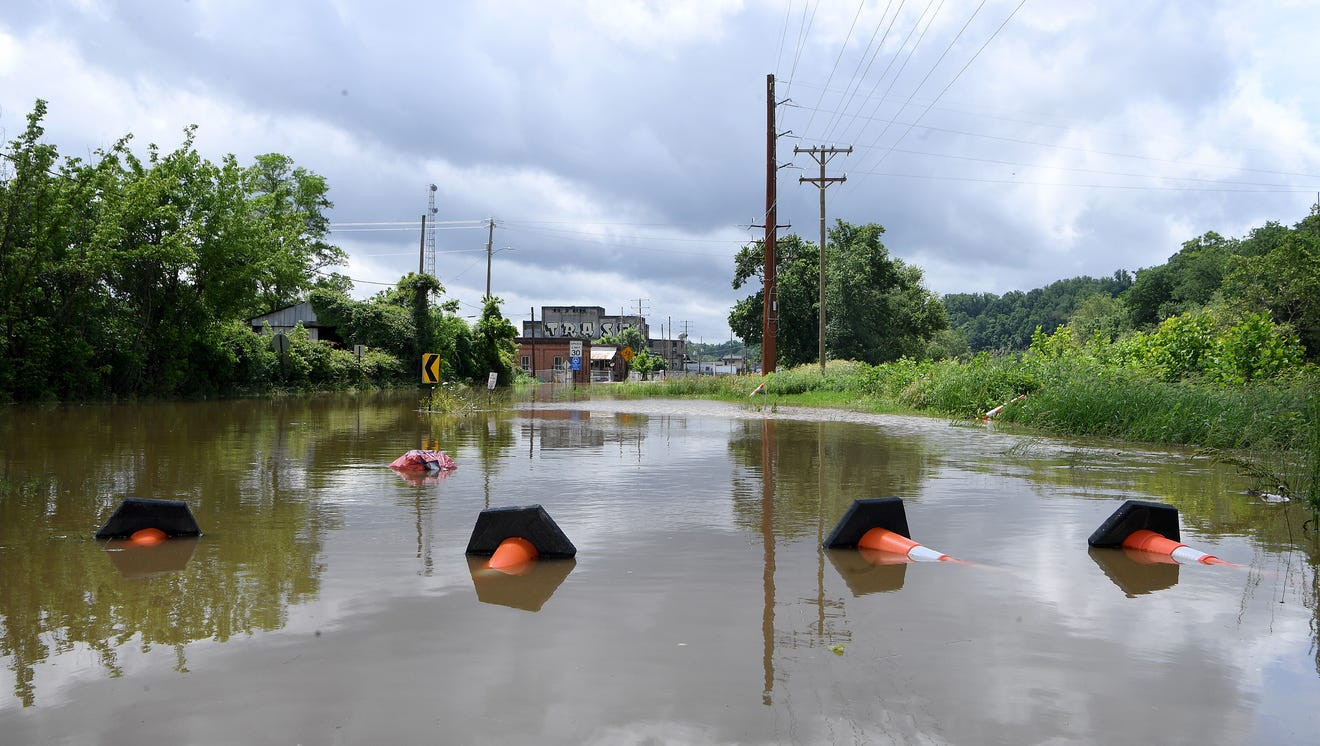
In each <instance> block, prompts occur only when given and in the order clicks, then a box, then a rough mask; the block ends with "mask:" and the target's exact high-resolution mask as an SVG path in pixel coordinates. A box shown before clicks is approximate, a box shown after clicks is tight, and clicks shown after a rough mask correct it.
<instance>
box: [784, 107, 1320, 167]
mask: <svg viewBox="0 0 1320 746" xmlns="http://www.w3.org/2000/svg"><path fill="white" fill-rule="evenodd" d="M868 119H871V120H872V121H877V122H893V123H894V124H898V125H900V126H902V125H906V124H907V123H906V122H900V121H898V120H897V119H878V118H871V117H868ZM911 126H912V127H915V128H918V129H923V130H929V131H931V132H942V133H945V134H949V135H961V136H963V137H976V138H981V139H985V140H997V141H999V142H1011V143H1014V144H1017V145H1031V146H1034V147H1040V148H1053V149H1055V150H1068V151H1072V152H1076V153H1083V154H1086V155H1103V156H1109V157H1113V158H1130V159H1133V160H1143V161H1151V162H1153V163H1169V164H1173V165H1179V166H1191V167H1194V168H1218V169H1223V170H1230V171H1249V172H1252V173H1262V174H1273V175H1275V176H1301V177H1304V178H1309V179H1320V174H1312V173H1302V172H1298V171H1278V170H1275V169H1267V168H1247V167H1244V166H1235V165H1225V164H1220V163H1201V162H1197V161H1180V160H1174V159H1170V158H1156V157H1154V156H1148V155H1135V154H1132V153H1120V152H1116V151H1108V150H1093V149H1091V148H1083V147H1080V146H1077V145H1060V144H1057V143H1048V142H1040V141H1039V140H1028V139H1025V138H1019V137H1008V136H1005V135H987V134H985V133H982V132H972V131H970V130H959V129H953V128H950V127H937V126H934V125H930V124H917V123H916V122H913V123H912V125H911ZM804 140H805V141H812V140H810V139H809V138H804ZM814 142H820V141H814ZM822 144H823V143H822ZM859 173H860V172H859Z"/></svg>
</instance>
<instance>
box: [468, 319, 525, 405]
mask: <svg viewBox="0 0 1320 746" xmlns="http://www.w3.org/2000/svg"><path fill="white" fill-rule="evenodd" d="M503 302H504V301H503V300H502V299H500V298H486V300H485V301H484V302H483V303H482V306H481V318H480V319H478V320H477V324H476V327H475V328H474V329H473V330H472V332H473V333H472V337H473V340H472V354H473V358H474V360H475V362H476V364H477V369H476V370H474V371H473V375H472V378H473V380H476V381H480V380H481V379H483V378H484V377H485V375H486V373H487V372H489V371H494V372H495V373H496V374H498V376H499V377H498V379H497V381H498V383H499V385H501V386H507V385H508V384H510V383H512V382H513V369H514V360H515V357H516V356H517V354H518V344H517V343H516V342H514V339H516V338H517V336H518V329H517V328H516V327H515V326H514V325H513V324H511V323H510V322H509V320H508V319H506V318H504V314H503V313H501V312H500V304H501V303H503Z"/></svg>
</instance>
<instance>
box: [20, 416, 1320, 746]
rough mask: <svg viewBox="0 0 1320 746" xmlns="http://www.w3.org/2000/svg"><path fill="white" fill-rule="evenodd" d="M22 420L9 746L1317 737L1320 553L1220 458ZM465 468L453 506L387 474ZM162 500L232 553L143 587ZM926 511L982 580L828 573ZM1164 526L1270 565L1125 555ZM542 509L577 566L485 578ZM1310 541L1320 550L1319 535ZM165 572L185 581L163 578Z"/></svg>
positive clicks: (829, 429)
mask: <svg viewBox="0 0 1320 746" xmlns="http://www.w3.org/2000/svg"><path fill="white" fill-rule="evenodd" d="M416 407H417V404H416V397H415V396H412V395H408V394H404V395H397V394H381V395H361V396H350V395H338V396H333V397H316V398H308V399H287V400H252V401H235V402H201V403H170V404H139V405H104V406H84V407H76V406H75V407H65V406H60V407H26V406H25V407H8V408H5V409H0V486H3V489H4V492H3V497H0V661H3V667H4V671H5V676H7V678H8V685H7V686H5V687H4V688H3V693H0V733H2V734H4V736H3V737H2V738H0V741H3V742H4V743H53V742H66V743H86V742H97V743H135V742H144V741H145V742H166V741H169V742H189V743H243V744H250V743H298V742H301V743H363V742H394V743H416V742H426V743H480V742H488V741H491V740H495V739H500V740H503V741H505V742H509V743H526V742H533V741H535V742H550V743H600V744H618V743H754V744H755V743H868V744H869V743H932V744H941V743H952V744H986V743H1003V744H1026V743H1114V742H1125V741H1146V742H1152V743H1312V742H1314V738H1315V733H1317V732H1320V714H1318V713H1317V710H1316V708H1315V706H1314V703H1315V702H1317V701H1320V675H1318V674H1317V650H1316V634H1317V621H1316V620H1317V611H1316V597H1317V579H1316V578H1317V575H1316V570H1315V568H1316V562H1317V556H1318V555H1320V551H1318V550H1317V541H1316V533H1315V531H1314V529H1313V527H1311V526H1307V527H1305V528H1304V526H1303V524H1304V522H1305V521H1306V520H1307V519H1308V518H1309V514H1308V513H1307V512H1305V511H1304V510H1302V509H1300V508H1298V507H1296V506H1293V505H1289V504H1266V503H1262V502H1260V501H1258V500H1255V499H1253V498H1250V497H1248V496H1246V495H1245V494H1243V491H1244V490H1245V488H1246V487H1247V486H1250V485H1249V484H1248V483H1246V482H1244V481H1243V480H1242V478H1240V477H1237V476H1236V475H1235V474H1234V473H1233V471H1232V469H1231V468H1229V467H1223V466H1217V465H1214V464H1211V463H1209V462H1208V461H1206V460H1204V459H1201V458H1197V457H1195V456H1194V455H1193V454H1191V453H1190V452H1184V451H1178V450H1167V449H1158V450H1157V449H1149V448H1141V447H1136V448H1134V447H1131V446H1127V445H1124V444H1115V443H1108V442H1096V441H1086V442H1081V441H1066V440H1056V439H1044V438H1029V437H1022V436H1017V435H1011V434H1006V433H1001V432H994V431H993V430H986V429H984V427H979V426H977V427H972V426H965V425H959V424H954V423H948V422H945V421H941V420H933V419H921V418H905V417H890V416H870V415H859V414H853V413H844V412H833V411H825V412H822V411H812V410H791V409H785V408H779V409H777V410H774V411H769V410H764V411H763V410H758V409H755V408H745V407H739V406H736V405H729V404H721V403H712V402H687V401H682V402H676V401H638V402H618V401H594V402H571V403H555V402H537V403H520V404H517V405H516V406H515V407H513V408H511V409H509V410H505V411H501V412H499V413H490V414H481V415H478V416H476V417H471V418H451V417H442V416H425V415H419V414H418V413H417V412H415V411H414V410H415V409H416ZM418 447H433V448H440V449H443V450H446V451H448V452H449V453H450V454H451V455H452V456H453V457H454V458H455V460H456V461H457V463H458V469H457V471H455V472H453V473H452V474H451V475H450V476H448V477H447V478H432V479H426V480H411V481H410V480H408V479H405V478H403V477H401V476H400V475H399V474H396V473H395V472H392V471H390V470H389V469H387V468H385V465H386V464H388V463H389V462H390V461H391V460H393V459H394V458H395V457H397V456H398V455H400V454H401V453H403V452H404V451H406V450H408V449H411V448H418ZM127 496H137V497H158V498H172V499H182V500H185V501H187V502H188V503H189V504H190V505H191V506H192V509H193V511H194V513H195V515H196V517H197V520H198V522H199V523H200V524H201V527H202V530H203V531H204V532H205V535H204V536H203V537H202V538H201V539H199V540H196V541H195V542H192V543H178V544H172V545H171V544H167V546H171V549H170V553H168V554H165V556H161V557H154V556H153V557H152V558H151V561H150V562H147V563H145V564H144V563H141V562H136V563H135V562H128V561H126V557H124V556H120V555H117V554H116V553H113V552H107V551H105V548H104V547H103V546H102V544H101V543H99V542H96V541H94V540H92V539H91V535H92V533H93V532H94V531H95V529H96V527H97V526H98V525H99V524H100V522H101V521H103V520H104V519H105V518H106V516H107V515H108V514H109V512H110V511H111V510H113V508H114V506H115V505H117V504H118V502H119V501H120V500H122V499H123V498H124V497H127ZM881 496H884V497H889V496H893V497H901V498H903V499H904V501H905V503H906V511H907V519H908V523H909V526H910V528H911V532H912V536H913V538H914V539H916V540H918V541H920V542H921V543H923V544H925V545H927V546H929V547H932V548H935V549H938V550H940V551H943V552H947V553H949V554H951V555H953V556H955V557H958V558H961V559H964V560H966V561H967V562H968V564H966V565H953V564H947V563H939V564H924V563H923V564H908V565H890V566H873V565H869V564H867V563H866V562H865V561H863V560H862V559H861V558H860V556H859V555H858V553H856V552H846V551H836V550H831V551H821V550H819V549H818V547H819V546H820V543H821V540H822V539H823V537H824V536H826V535H828V534H829V532H830V531H831V530H832V529H833V527H834V525H835V523H836V522H837V521H838V520H839V518H840V517H841V516H842V515H843V513H844V511H846V510H847V508H848V506H849V505H850V504H851V502H852V501H853V500H854V499H857V498H861V497H881ZM1128 498H1139V499H1147V500H1156V501H1159V502H1165V503H1169V504H1171V505H1174V506H1176V507H1177V508H1178V509H1179V510H1180V512H1181V522H1182V531H1183V541H1184V542H1185V543H1187V544H1189V545H1191V546H1194V547H1196V548H1198V549H1202V550H1205V551H1208V552H1210V553H1212V554H1215V555H1218V556H1220V557H1223V558H1224V559H1226V560H1229V561H1232V562H1235V563H1238V564H1240V565H1242V567H1206V566H1177V565H1169V564H1160V563H1154V564H1148V563H1145V562H1143V561H1140V559H1141V558H1139V557H1138V558H1133V557H1132V556H1129V555H1127V554H1124V553H1123V551H1121V550H1088V548H1087V545H1086V539H1087V536H1088V535H1089V534H1090V533H1091V532H1092V531H1093V530H1094V529H1095V528H1096V526H1098V525H1099V524H1100V523H1101V522H1102V521H1104V519H1105V518H1106V517H1108V516H1109V515H1110V513H1112V512H1113V511H1114V509H1116V508H1117V507H1118V505H1119V504H1121V502H1122V501H1123V500H1125V499H1128ZM530 503H540V504H541V505H543V506H544V507H545V508H546V510H547V511H548V512H549V513H550V515H551V516H552V517H553V518H554V519H555V521H556V522H557V523H558V524H559V526H560V527H561V528H562V529H563V530H564V532H565V533H566V534H567V535H568V537H569V538H570V539H571V540H572V541H573V543H574V544H576V546H577V549H578V554H577V558H576V560H575V561H569V562H557V563H552V562H545V563H542V564H541V565H539V566H538V567H537V568H536V570H535V572H533V573H531V574H529V575H527V576H525V577H522V578H518V579H517V581H518V582H516V583H507V584H501V583H498V582H497V583H491V582H489V580H488V579H485V578H484V577H483V576H482V575H481V574H480V573H475V574H474V572H473V570H472V568H471V567H470V565H469V562H468V560H467V558H466V557H465V556H464V554H463V550H464V548H465V547H466V545H467V540H468V537H469V535H470V533H471V531H472V526H473V523H474V521H475V519H476V516H477V514H478V513H479V512H480V511H481V510H482V509H483V508H485V507H500V506H509V505H525V504H530ZM1306 529H1310V530H1309V531H1307V530H1306ZM162 554H163V553H162Z"/></svg>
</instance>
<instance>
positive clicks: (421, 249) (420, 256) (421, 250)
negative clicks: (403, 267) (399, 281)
mask: <svg viewBox="0 0 1320 746" xmlns="http://www.w3.org/2000/svg"><path fill="white" fill-rule="evenodd" d="M425 271H426V216H425V215H423V216H422V242H421V245H420V246H418V247H417V274H419V275H420V274H421V273H423V272H425Z"/></svg>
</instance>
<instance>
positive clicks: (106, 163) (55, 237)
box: [0, 101, 515, 400]
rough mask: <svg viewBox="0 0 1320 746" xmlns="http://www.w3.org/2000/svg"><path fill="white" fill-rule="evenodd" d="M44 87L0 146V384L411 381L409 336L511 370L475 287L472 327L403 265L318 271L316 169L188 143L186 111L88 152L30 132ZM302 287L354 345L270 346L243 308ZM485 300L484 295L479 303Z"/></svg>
mask: <svg viewBox="0 0 1320 746" xmlns="http://www.w3.org/2000/svg"><path fill="white" fill-rule="evenodd" d="M45 113H46V104H45V102H43V101H37V103H36V105H35V107H34V108H33V111H32V113H31V114H30V115H29V116H28V120H27V127H26V129H25V130H24V132H23V133H22V134H21V135H20V136H19V137H18V138H17V139H15V140H13V141H12V142H10V143H8V145H7V147H6V149H5V150H4V152H3V153H0V159H2V160H0V355H3V358H4V360H5V364H4V365H0V400H38V399H61V400H71V399H98V398H108V397H118V396H129V397H133V396H163V397H171V396H211V395H220V394H234V393H242V392H246V391H260V390H266V389H270V388H276V387H298V388H308V387H344V386H356V385H363V384H381V383H395V382H412V381H416V380H417V377H418V361H419V360H420V354H421V352H423V351H427V352H441V354H442V359H443V360H444V364H445V374H446V376H448V377H453V378H466V379H471V380H476V379H478V378H480V379H484V378H485V376H486V374H487V372H489V371H491V370H494V371H496V372H498V373H499V374H500V376H501V380H502V381H504V382H507V381H508V380H509V379H510V378H511V376H512V370H513V356H514V349H515V348H514V346H513V343H512V339H513V336H514V333H513V332H512V329H513V327H512V325H510V324H509V323H508V322H507V321H505V320H504V319H503V318H502V317H500V316H499V311H498V303H499V301H498V299H494V300H493V301H488V302H487V307H486V308H485V309H484V310H483V314H482V320H481V321H480V322H478V323H477V325H476V328H475V329H469V328H468V325H467V324H466V323H465V322H464V321H463V320H462V319H461V318H458V317H456V316H455V315H454V307H453V306H441V307H439V308H437V307H435V306H434V305H432V303H431V300H432V299H433V298H435V297H437V296H439V295H440V294H442V293H443V292H444V288H443V287H441V286H440V284H439V283H438V282H437V281H436V280H435V279H434V278H432V277H429V276H426V275H417V274H410V275H407V276H405V277H404V278H403V279H402V280H401V281H400V283H399V285H398V287H397V288H396V289H392V290H388V291H385V292H383V293H381V294H380V295H378V296H377V297H375V298H373V299H371V300H370V301H367V302H356V301H352V300H350V299H349V298H348V293H349V291H350V290H351V288H352V283H351V281H350V280H349V279H348V278H346V277H344V276H342V275H338V274H334V273H328V272H326V271H325V270H327V269H328V268H330V267H333V266H337V265H342V264H343V263H344V261H345V259H346V257H345V255H344V252H343V251H342V250H341V249H339V248H338V247H336V246H334V245H333V244H331V243H329V242H328V240H327V236H328V231H329V222H328V220H327V218H326V215H325V213H326V210H328V209H329V208H330V207H331V202H330V200H329V199H328V196H327V195H328V193H329V187H328V185H327V184H326V181H325V179H324V178H322V177H321V176H318V175H317V174H314V173H312V172H310V171H307V170H306V169H304V168H301V167H298V166H296V165H295V164H294V163H293V161H292V160H291V159H289V158H288V157H287V156H283V155H280V154H277V153H270V154H266V155H260V156H257V157H256V158H255V159H254V161H253V163H252V164H251V165H248V166H240V165H239V164H238V162H237V160H236V159H235V158H234V157H233V156H232V155H231V156H226V157H225V158H224V159H222V161H221V162H220V163H218V164H217V163H212V162H210V161H207V160H206V159H204V158H202V157H201V155H200V154H199V153H198V152H197V149H196V148H195V147H194V134H195V128H194V127H189V128H187V129H185V130H184V139H183V142H182V143H181V144H180V145H179V147H178V148H176V149H175V150H173V151H171V152H168V153H163V152H161V151H160V150H159V149H158V148H157V147H156V146H155V145H150V146H148V147H147V149H146V150H147V153H146V158H145V159H143V158H141V157H139V155H137V154H135V153H134V152H133V151H132V150H131V149H130V148H129V142H130V140H131V136H125V137H124V138H122V139H120V140H119V141H117V142H116V143H115V144H114V145H112V146H110V147H109V148H107V149H104V150H98V151H96V153H95V154H94V155H93V157H92V158H91V159H89V160H88V161H84V160H82V159H79V158H72V157H68V158H61V157H60V155H59V153H58V151H57V149H56V148H55V146H53V145H50V144H47V143H44V142H42V136H43V132H44V131H43V128H42V126H41V121H42V118H43V117H44V116H45ZM309 296H310V299H311V300H312V301H313V307H314V308H315V309H316V310H317V312H318V318H319V315H320V314H324V315H325V317H326V318H327V319H328V320H329V321H330V323H338V324H341V325H342V331H343V333H344V334H343V336H344V340H345V342H346V343H347V344H348V345H352V344H365V345H367V347H368V353H367V354H366V355H365V356H364V357H363V359H362V360H361V361H358V360H357V359H356V357H355V356H353V355H351V354H350V353H348V352H347V351H346V350H344V349H339V348H337V347H335V346H333V345H331V344H328V343H326V342H319V341H313V340H311V339H310V338H309V336H308V335H307V334H306V332H299V331H296V332H295V333H294V334H292V335H290V339H291V345H290V349H289V350H288V351H287V352H286V354H284V355H283V356H280V355H276V354H275V352H274V351H273V350H271V349H270V348H269V346H268V344H269V342H270V340H269V339H262V338H260V337H258V336H257V335H255V334H253V333H252V330H251V329H249V328H248V326H247V324H246V323H245V322H246V320H248V319H251V318H253V317H256V316H260V315H262V314H264V313H268V312H270V311H273V310H276V309H279V308H282V307H285V306H289V305H292V304H294V303H297V302H299V301H301V300H304V299H308V298H309ZM492 302H493V306H492Z"/></svg>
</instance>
